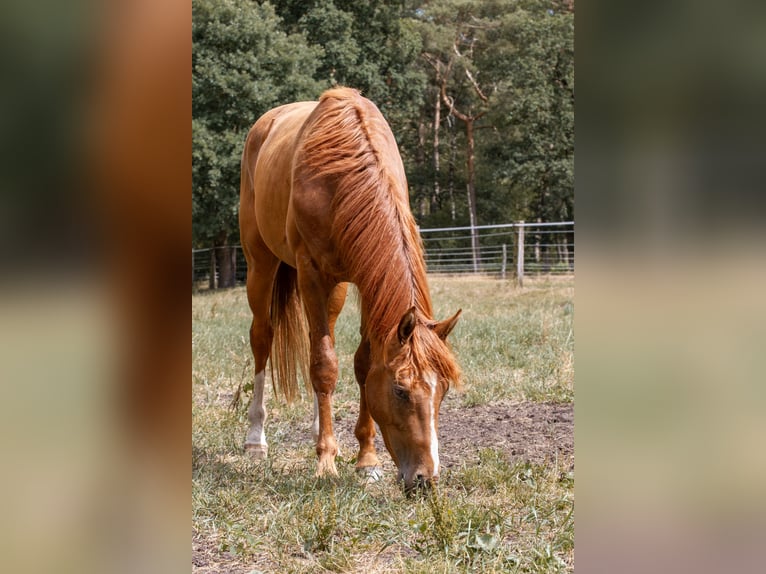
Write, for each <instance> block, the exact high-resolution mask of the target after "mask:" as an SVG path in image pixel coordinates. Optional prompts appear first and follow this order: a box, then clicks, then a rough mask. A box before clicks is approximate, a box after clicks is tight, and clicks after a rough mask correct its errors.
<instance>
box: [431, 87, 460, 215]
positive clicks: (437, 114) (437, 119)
mask: <svg viewBox="0 0 766 574" xmlns="http://www.w3.org/2000/svg"><path fill="white" fill-rule="evenodd" d="M441 115H442V106H441V93H440V92H439V91H438V90H437V92H436V101H435V102H434V191H433V195H432V196H431V211H432V212H435V211H436V210H437V209H438V207H439V193H440V191H441V190H440V189H439V177H440V175H441V174H440V165H439V129H440V128H441ZM453 219H454V217H453Z"/></svg>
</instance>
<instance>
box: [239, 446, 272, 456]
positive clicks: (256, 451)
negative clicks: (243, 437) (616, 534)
mask: <svg viewBox="0 0 766 574" xmlns="http://www.w3.org/2000/svg"><path fill="white" fill-rule="evenodd" d="M245 454H247V455H249V456H250V458H252V459H253V460H264V459H265V458H266V456H267V455H268V454H269V447H268V446H266V445H265V444H246V445H245Z"/></svg>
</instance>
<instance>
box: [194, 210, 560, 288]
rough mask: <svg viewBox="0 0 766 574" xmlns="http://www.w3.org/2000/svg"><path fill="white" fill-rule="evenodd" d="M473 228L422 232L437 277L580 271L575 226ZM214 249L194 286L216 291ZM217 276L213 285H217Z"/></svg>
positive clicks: (238, 254) (204, 255)
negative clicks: (445, 275) (576, 251)
mask: <svg viewBox="0 0 766 574" xmlns="http://www.w3.org/2000/svg"><path fill="white" fill-rule="evenodd" d="M473 234H475V236H476V246H477V249H476V253H474V247H473V245H474V243H473V241H472V238H473V235H472V230H471V228H470V227H443V228H433V229H421V230H420V235H421V238H422V240H423V246H424V248H425V260H426V267H427V270H428V272H429V273H433V274H477V273H478V274H482V275H492V276H497V277H500V278H504V279H505V278H515V279H516V280H517V281H519V282H522V281H523V278H524V276H525V275H540V274H556V275H562V274H570V273H574V260H575V249H574V248H575V241H574V222H573V221H560V222H553V223H524V222H519V223H505V224H501V225H480V226H477V227H475V228H474V230H473ZM233 249H234V252H235V261H236V278H237V282H238V283H244V281H245V275H246V271H247V265H246V263H245V257H244V254H243V253H242V248H241V247H240V246H235V247H233ZM213 252H214V249H212V248H208V249H192V286H193V287H194V288H197V289H200V288H202V289H204V288H208V287H215V285H216V278H217V270H216V267H215V265H214V261H213ZM211 277H212V279H213V280H212V281H211Z"/></svg>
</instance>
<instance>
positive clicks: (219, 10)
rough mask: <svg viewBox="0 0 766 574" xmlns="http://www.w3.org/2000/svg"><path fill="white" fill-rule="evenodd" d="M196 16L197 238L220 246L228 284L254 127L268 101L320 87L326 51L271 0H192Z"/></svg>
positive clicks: (308, 95) (313, 93) (306, 95)
mask: <svg viewBox="0 0 766 574" xmlns="http://www.w3.org/2000/svg"><path fill="white" fill-rule="evenodd" d="M192 17H193V20H192V146H193V148H192V186H193V187H192V230H193V240H194V242H195V243H196V244H198V245H212V246H213V247H214V248H216V249H215V251H214V253H216V254H217V255H218V257H217V259H218V260H219V264H220V276H221V279H220V282H219V286H229V285H233V283H234V266H233V252H232V249H231V245H233V244H236V242H237V241H238V233H239V232H238V220H237V208H238V203H239V176H240V161H241V155H242V146H243V144H244V141H245V138H246V136H247V132H248V130H249V128H250V126H251V125H252V124H253V122H254V121H255V120H256V119H257V118H258V117H259V116H260V115H261V114H263V113H264V112H266V111H268V110H269V109H271V108H273V107H275V106H277V105H279V104H283V103H287V102H291V101H296V100H301V99H304V100H305V99H315V98H316V97H317V96H318V95H319V93H320V92H321V91H322V88H323V87H324V86H325V85H326V84H323V83H322V82H319V81H317V80H315V79H314V74H315V72H316V69H317V64H318V61H319V60H320V58H321V56H322V53H323V52H322V49H321V48H320V47H318V46H309V45H308V43H307V42H306V38H305V36H304V35H303V34H300V33H294V34H290V35H288V34H286V33H285V32H283V31H282V30H281V29H280V26H281V21H280V19H279V18H278V17H277V16H276V14H275V12H274V9H273V7H272V6H271V5H270V4H269V3H268V2H264V3H262V4H259V3H257V2H253V1H252V0H193V1H192ZM215 262H216V259H213V264H215Z"/></svg>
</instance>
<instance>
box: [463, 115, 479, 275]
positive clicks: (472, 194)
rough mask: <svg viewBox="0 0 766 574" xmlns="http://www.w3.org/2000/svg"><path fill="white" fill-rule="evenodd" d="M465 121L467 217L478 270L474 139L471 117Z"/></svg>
mask: <svg viewBox="0 0 766 574" xmlns="http://www.w3.org/2000/svg"><path fill="white" fill-rule="evenodd" d="M464 121H465V137H466V139H467V140H468V158H467V160H466V167H467V169H468V185H467V186H466V187H467V192H468V218H469V221H470V224H471V251H472V253H473V272H474V273H477V272H478V271H479V260H480V255H479V235H478V233H477V231H476V225H477V221H476V220H477V214H476V187H475V185H474V171H475V169H474V140H473V121H474V120H473V118H472V117H469V118H468V119H466V120H464Z"/></svg>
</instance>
